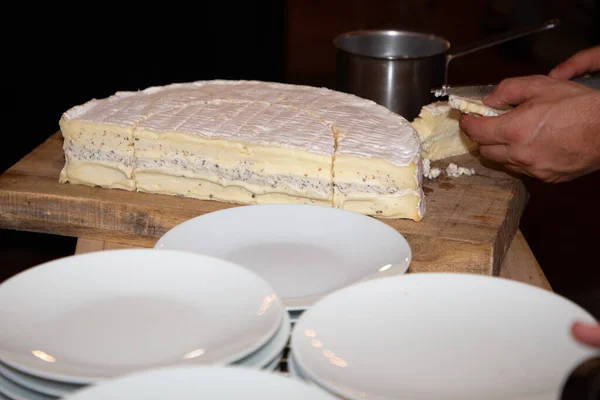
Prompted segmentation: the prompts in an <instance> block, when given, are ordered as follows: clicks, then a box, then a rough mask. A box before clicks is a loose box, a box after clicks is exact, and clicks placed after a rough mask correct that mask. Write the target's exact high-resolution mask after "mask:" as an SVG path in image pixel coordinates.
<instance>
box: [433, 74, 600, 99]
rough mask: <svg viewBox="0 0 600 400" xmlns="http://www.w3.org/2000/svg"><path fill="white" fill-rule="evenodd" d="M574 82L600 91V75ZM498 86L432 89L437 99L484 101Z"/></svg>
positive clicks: (576, 79) (462, 86)
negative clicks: (453, 97)
mask: <svg viewBox="0 0 600 400" xmlns="http://www.w3.org/2000/svg"><path fill="white" fill-rule="evenodd" d="M571 81H572V82H578V83H581V84H583V85H586V86H588V87H590V88H592V89H596V90H600V75H599V74H596V75H592V76H586V77H582V78H575V79H571ZM496 86H497V85H496V84H486V85H460V86H452V85H444V86H442V87H440V88H436V89H432V90H431V93H433V95H434V96H435V97H443V96H449V95H452V96H460V97H469V98H472V99H483V98H484V97H485V96H487V95H488V94H490V93H492V92H493V91H494V89H496Z"/></svg>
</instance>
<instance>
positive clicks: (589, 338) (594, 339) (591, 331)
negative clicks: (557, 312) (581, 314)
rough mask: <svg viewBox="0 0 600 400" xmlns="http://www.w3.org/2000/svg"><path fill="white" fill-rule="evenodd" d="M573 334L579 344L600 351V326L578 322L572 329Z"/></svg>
mask: <svg viewBox="0 0 600 400" xmlns="http://www.w3.org/2000/svg"><path fill="white" fill-rule="evenodd" d="M571 334H572V335H573V337H574V338H575V339H576V340H577V341H578V342H580V343H583V344H587V345H588V346H592V347H597V348H598V349H600V324H595V325H594V324H584V323H581V322H576V323H574V324H573V326H572V327H571Z"/></svg>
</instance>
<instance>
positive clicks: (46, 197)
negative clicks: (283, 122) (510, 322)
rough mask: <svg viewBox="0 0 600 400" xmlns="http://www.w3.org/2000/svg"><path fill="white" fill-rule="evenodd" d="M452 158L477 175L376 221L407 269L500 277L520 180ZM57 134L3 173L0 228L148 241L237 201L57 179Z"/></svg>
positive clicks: (445, 181) (470, 159)
mask: <svg viewBox="0 0 600 400" xmlns="http://www.w3.org/2000/svg"><path fill="white" fill-rule="evenodd" d="M449 162H454V163H456V164H458V165H459V166H465V167H472V168H475V170H476V175H473V176H460V177H457V178H450V177H447V176H445V175H442V176H440V177H439V178H437V179H435V180H432V181H430V180H427V179H426V180H425V182H424V185H423V186H424V190H425V194H426V204H427V212H426V216H425V218H424V219H423V220H422V221H419V222H415V221H410V220H402V219H381V221H383V222H384V223H387V224H388V225H390V226H392V227H393V228H394V229H396V230H397V231H399V232H400V233H402V234H403V235H404V236H405V237H406V238H407V240H408V241H409V243H410V245H411V248H412V251H413V263H412V266H411V271H415V272H419V271H454V272H471V273H480V274H487V275H498V274H499V270H500V265H501V263H502V261H503V260H504V258H505V254H506V252H507V249H508V246H509V245H510V244H511V242H512V239H513V237H514V235H515V232H516V231H517V228H518V223H519V219H520V217H521V214H522V212H523V209H524V207H525V203H526V197H527V193H526V190H525V188H524V186H523V184H522V183H521V181H520V180H519V179H517V178H515V177H512V176H510V175H509V174H507V173H505V172H503V171H500V170H497V169H494V168H492V167H490V166H487V165H483V164H482V162H481V160H480V159H479V158H478V157H476V156H473V155H463V156H458V157H453V158H450V159H446V160H440V161H438V162H434V163H432V164H433V166H439V167H442V168H445V167H446V166H447V165H448V163H449ZM63 164H64V156H63V152H62V136H61V135H60V133H56V134H55V135H53V136H52V137H50V138H49V139H48V140H47V141H46V142H44V143H43V144H41V145H40V146H39V147H38V148H36V149H35V150H33V151H32V152H31V153H29V154H28V155H27V156H26V157H24V158H23V159H22V160H21V161H19V162H18V163H17V164H15V165H14V166H13V167H12V168H10V169H9V170H8V171H6V172H5V173H4V174H3V175H2V176H0V227H1V228H8V229H16V230H25V231H33V232H46V233H52V234H59V235H66V236H75V237H85V238H88V239H97V240H101V241H108V242H117V243H119V242H120V243H127V244H130V245H135V246H142V247H150V246H152V245H153V244H154V243H155V242H156V241H157V240H158V238H159V237H160V236H161V235H162V234H164V233H165V232H167V231H168V230H169V229H171V228H172V227H174V226H175V225H177V224H179V223H182V222H184V221H186V220H188V219H190V218H193V217H196V216H198V215H202V214H205V213H208V212H213V211H217V210H221V209H224V208H229V207H236V206H238V205H236V204H227V203H220V202H216V201H202V200H196V199H190V198H183V197H174V196H166V195H158V194H149V193H138V192H129V191H124V190H116V189H104V188H98V187H88V186H80V185H72V184H60V183H59V182H58V176H59V172H60V170H61V168H62V166H63Z"/></svg>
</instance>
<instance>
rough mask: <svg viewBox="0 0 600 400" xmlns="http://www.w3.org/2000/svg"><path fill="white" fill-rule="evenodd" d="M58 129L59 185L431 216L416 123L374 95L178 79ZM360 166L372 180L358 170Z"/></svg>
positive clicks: (73, 113) (82, 114)
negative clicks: (60, 135)
mask: <svg viewBox="0 0 600 400" xmlns="http://www.w3.org/2000/svg"><path fill="white" fill-rule="evenodd" d="M60 124H61V130H62V131H63V135H64V137H65V146H64V149H65V156H66V164H65V167H64V168H63V172H62V173H61V178H60V181H61V182H67V181H70V182H72V183H82V184H90V185H94V184H98V185H101V186H106V187H119V188H125V189H127V190H140V191H150V192H155V193H164V194H170V195H181V196H188V197H196V198H203V199H205V198H206V199H211V198H212V199H216V200H221V201H229V202H239V203H257V202H259V203H260V202H269V201H273V202H275V201H282V202H288V201H289V202H305V203H308V204H313V203H319V204H329V205H331V206H339V207H341V208H347V209H356V210H360V211H358V212H363V213H366V214H369V215H378V216H382V217H399V218H412V219H416V220H420V219H421V218H422V217H423V216H424V212H425V203H424V199H423V194H422V191H421V184H422V165H421V145H420V140H419V137H418V135H417V132H416V131H415V129H414V128H413V127H412V126H411V125H410V124H409V123H408V121H406V120H405V119H404V118H402V117H401V116H398V115H396V114H393V113H392V112H390V111H389V110H387V109H386V108H384V107H382V106H380V105H378V104H376V103H374V102H372V101H369V100H365V99H361V98H358V97H356V96H352V95H349V94H345V93H340V92H336V91H332V90H329V89H325V88H314V87H310V86H298V85H287V84H280V83H271V82H259V81H224V80H215V81H199V82H192V83H185V84H172V85H168V86H163V87H151V88H148V89H145V90H142V91H138V92H118V93H116V94H115V95H113V96H111V97H109V98H107V99H103V100H92V101H89V102H87V103H85V104H83V105H81V106H77V107H73V108H72V109H70V110H68V111H67V112H65V113H64V114H63V117H62V118H61V121H60ZM338 162H339V164H338ZM81 165H85V168H83V167H82V166H81ZM84 170H85V171H87V172H86V173H85V174H84V173H81V171H84ZM109 170H110V171H111V172H110V173H108V171H109ZM113 171H118V172H120V173H121V174H122V175H123V178H120V179H116V176H117V175H115V173H114V172H113ZM361 171H363V172H364V171H366V172H368V175H367V176H368V181H369V183H368V184H364V181H362V178H360V179H358V178H357V177H355V176H354V173H355V172H358V173H359V174H360V173H361ZM349 172H351V173H352V176H350V175H349ZM103 174H104V175H106V176H103ZM108 175H110V178H109V177H108ZM115 180H118V181H119V182H117V183H114V182H113V181H115ZM157 182H162V183H157ZM190 182H194V183H198V184H202V185H196V186H197V187H196V186H194V185H192V186H191V187H190V185H191V183H190ZM337 184H339V185H340V186H339V187H338V188H337V189H336V190H334V187H335V185H337ZM199 187H204V189H199ZM211 193H212V197H210V194H211ZM219 196H220V197H219ZM336 196H338V198H336Z"/></svg>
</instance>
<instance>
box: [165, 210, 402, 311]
mask: <svg viewBox="0 0 600 400" xmlns="http://www.w3.org/2000/svg"><path fill="white" fill-rule="evenodd" d="M259 208H260V209H268V208H272V209H287V208H291V209H307V210H310V209H320V210H321V211H322V212H327V213H335V214H338V215H348V216H351V217H352V218H356V219H357V220H361V221H364V223H368V224H374V225H377V226H378V227H380V228H381V229H382V230H387V231H388V232H389V234H390V236H392V235H393V236H395V237H396V240H397V242H398V243H400V245H401V246H404V247H405V248H406V255H405V260H404V261H403V263H402V268H401V269H397V270H395V273H394V276H400V275H404V274H406V272H407V271H408V270H409V268H410V266H411V265H412V261H413V251H412V247H411V245H410V242H409V241H408V240H407V239H406V237H405V236H404V235H403V234H402V233H401V232H400V231H398V230H396V229H394V228H392V227H391V226H390V225H388V224H386V223H385V222H383V221H381V220H379V219H377V218H374V217H371V216H368V215H365V214H361V213H358V212H355V211H351V210H345V209H341V208H337V207H330V206H324V205H319V204H296V203H294V204H288V203H269V204H240V205H233V206H232V207H228V208H224V209H220V210H216V211H210V212H207V213H204V214H202V215H198V216H196V217H193V218H190V219H188V220H186V221H183V222H181V223H179V224H177V225H175V226H174V227H172V228H171V229H169V230H168V231H166V232H165V233H164V234H162V235H161V236H160V238H159V239H158V240H157V241H156V243H155V244H154V247H153V248H154V249H157V250H161V251H164V250H174V248H165V247H164V244H165V241H166V240H168V239H169V237H170V236H171V235H174V234H177V233H178V232H179V231H180V230H183V229H185V228H186V227H188V226H190V225H193V224H195V223H198V221H202V220H203V219H205V218H214V215H215V214H220V215H225V214H229V213H238V212H240V213H243V212H244V211H242V210H244V209H246V210H247V209H259ZM209 216H210V217H209ZM185 251H191V252H195V251H193V250H185ZM195 253H198V254H204V253H200V252H195ZM242 267H244V268H246V267H245V266H244V265H242ZM248 269H250V270H252V269H251V268H248ZM376 273H377V271H373V274H376ZM366 277H367V276H365V277H363V278H359V279H358V280H357V281H355V282H350V283H348V284H346V285H344V286H341V287H338V288H336V289H333V290H332V291H330V292H328V293H325V294H322V295H314V296H304V297H300V298H290V299H286V298H284V297H282V296H281V294H280V297H279V298H280V300H281V302H282V304H283V306H284V307H285V309H286V310H288V311H305V310H307V309H308V308H310V307H312V306H313V305H314V304H315V303H317V302H318V301H320V300H321V299H322V298H324V297H326V296H328V295H330V294H331V293H333V292H335V291H338V290H340V289H344V288H346V287H348V286H351V285H354V284H356V283H358V282H360V281H361V279H364V278H366Z"/></svg>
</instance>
